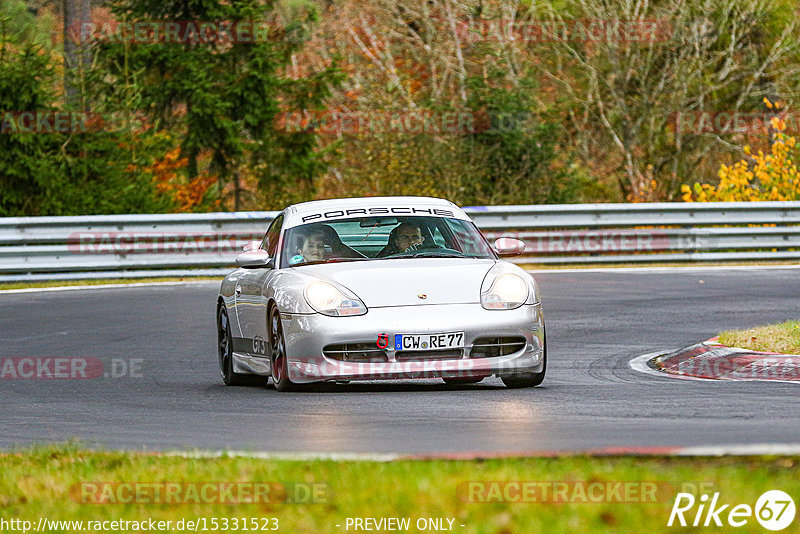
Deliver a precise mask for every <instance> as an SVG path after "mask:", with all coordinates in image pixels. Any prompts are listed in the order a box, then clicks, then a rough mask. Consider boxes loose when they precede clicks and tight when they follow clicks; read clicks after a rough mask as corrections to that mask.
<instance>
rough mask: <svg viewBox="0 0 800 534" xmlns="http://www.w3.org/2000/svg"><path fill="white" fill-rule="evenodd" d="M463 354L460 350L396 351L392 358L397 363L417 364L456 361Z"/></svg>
mask: <svg viewBox="0 0 800 534" xmlns="http://www.w3.org/2000/svg"><path fill="white" fill-rule="evenodd" d="M463 354H464V352H463V351H462V350H461V349H445V350H398V351H397V352H395V353H394V357H395V359H396V360H397V361H398V362H419V361H424V360H458V359H460V358H461V357H462V355H463Z"/></svg>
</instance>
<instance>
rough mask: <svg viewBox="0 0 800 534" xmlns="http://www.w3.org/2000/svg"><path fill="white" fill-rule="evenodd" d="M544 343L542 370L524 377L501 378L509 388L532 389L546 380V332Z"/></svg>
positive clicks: (545, 332) (544, 333) (543, 337)
mask: <svg viewBox="0 0 800 534" xmlns="http://www.w3.org/2000/svg"><path fill="white" fill-rule="evenodd" d="M542 328H543V329H544V325H542ZM542 340H543V341H544V355H543V359H542V370H541V371H540V372H538V373H527V374H523V375H511V376H501V377H500V380H502V381H503V384H505V386H506V387H507V388H511V389H518V388H532V387H535V386H538V385H539V384H541V383H542V381H543V380H544V375H545V373H546V372H547V331H546V330H544V332H543V335H542Z"/></svg>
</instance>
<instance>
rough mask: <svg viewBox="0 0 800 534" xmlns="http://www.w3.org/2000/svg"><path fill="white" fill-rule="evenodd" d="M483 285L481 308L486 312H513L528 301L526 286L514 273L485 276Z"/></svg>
mask: <svg viewBox="0 0 800 534" xmlns="http://www.w3.org/2000/svg"><path fill="white" fill-rule="evenodd" d="M490 274H491V273H490ZM483 285H484V287H482V288H481V306H483V307H484V308H485V309H487V310H513V309H515V308H519V307H520V306H522V305H523V304H524V303H525V301H526V300H528V284H527V283H526V282H525V280H523V279H522V277H520V276H518V275H516V274H514V273H504V274H501V275H499V276H496V277H491V276H487V277H486V279H485V280H484V281H483ZM487 285H488V288H487V287H486V286H487Z"/></svg>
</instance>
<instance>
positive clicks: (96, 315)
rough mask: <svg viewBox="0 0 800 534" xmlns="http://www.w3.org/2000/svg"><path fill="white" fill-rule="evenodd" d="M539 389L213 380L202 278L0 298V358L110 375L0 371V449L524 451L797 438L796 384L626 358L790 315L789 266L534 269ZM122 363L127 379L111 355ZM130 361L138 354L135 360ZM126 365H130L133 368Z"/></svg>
mask: <svg viewBox="0 0 800 534" xmlns="http://www.w3.org/2000/svg"><path fill="white" fill-rule="evenodd" d="M536 278H537V280H538V282H539V284H540V285H541V288H542V294H543V301H544V305H545V317H546V320H547V333H548V342H549V344H550V345H549V361H548V374H547V378H546V379H545V382H544V384H543V385H542V386H540V387H537V388H534V389H523V390H508V389H505V388H504V387H503V386H502V384H501V383H500V381H499V380H497V379H487V380H484V381H483V382H482V383H480V384H477V385H474V386H463V387H457V388H454V387H450V386H445V385H444V384H442V383H441V382H439V381H423V382H411V381H405V382H383V383H376V382H372V383H362V384H350V385H336V386H325V387H323V388H319V389H317V390H316V391H313V392H303V393H289V394H280V393H277V392H276V391H275V390H274V389H272V387H271V386H268V387H266V388H265V387H238V388H226V387H225V386H223V384H222V382H221V380H220V377H219V372H218V370H217V362H216V352H215V351H216V335H215V330H214V303H215V296H216V292H217V287H218V285H217V284H216V283H193V284H190V285H181V286H150V287H136V288H119V289H96V290H80V291H64V292H41V293H16V294H0V341H1V343H0V358H2V359H3V360H5V359H6V358H8V357H41V356H50V357H55V356H59V357H64V356H66V357H88V358H99V359H100V360H102V361H103V362H104V368H105V369H106V370H108V369H110V368H111V367H112V364H111V361H112V360H117V368H116V369H115V372H117V374H121V375H123V376H119V377H117V378H113V377H108V378H103V377H100V378H97V379H92V380H35V379H34V380H23V379H5V380H0V407H1V408H0V447H2V448H5V449H7V448H11V447H14V446H21V445H27V444H31V443H47V442H63V441H66V440H70V439H77V440H79V441H80V442H81V443H82V444H84V445H88V446H103V447H109V448H125V449H131V450H142V449H145V450H164V449H175V448H180V449H185V448H200V449H220V448H226V449H234V450H253V451H281V452H292V451H303V452H311V451H319V452H323V451H324V452H376V453H384V452H398V453H453V452H467V451H480V452H521V451H552V450H563V451H574V450H585V449H597V448H607V447H653V446H655V447H660V446H703V445H733V444H762V443H800V409H798V407H800V388H798V386H797V385H796V384H787V383H757V382H720V383H715V382H697V381H688V380H676V379H671V378H668V377H663V378H661V377H657V376H649V375H645V374H641V373H638V372H636V371H633V370H632V369H630V368H629V365H628V362H629V361H630V360H631V359H632V358H633V357H635V356H638V355H641V354H644V353H649V352H654V351H659V350H669V349H676V348H679V347H681V346H685V345H689V344H692V343H696V342H698V341H703V340H705V339H708V338H709V337H711V336H713V335H716V334H717V333H718V332H719V331H720V330H724V329H729V328H745V327H749V326H753V325H755V324H766V323H772V322H779V321H784V320H786V319H790V318H794V319H796V318H798V316H799V315H800V309H799V308H800V298H798V297H800V270H793V269H757V268H752V269H747V270H732V269H729V270H664V271H661V272H613V273H607V272H601V273H598V272H581V273H575V272H559V271H552V272H547V273H539V274H536ZM131 360H133V361H134V369H135V371H134V373H133V374H134V376H130V374H131V373H130V372H129V370H126V369H123V367H124V366H123V365H122V364H119V362H120V361H125V362H127V364H129V363H130V361H131ZM137 360H142V361H140V362H138V363H137ZM139 366H140V368H139Z"/></svg>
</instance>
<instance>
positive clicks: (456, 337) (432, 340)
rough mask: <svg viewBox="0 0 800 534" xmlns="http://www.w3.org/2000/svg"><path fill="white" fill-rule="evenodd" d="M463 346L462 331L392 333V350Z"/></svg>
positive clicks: (455, 347)
mask: <svg viewBox="0 0 800 534" xmlns="http://www.w3.org/2000/svg"><path fill="white" fill-rule="evenodd" d="M463 347H464V332H446V333H444V334H395V335H394V350H439V349H460V348H463Z"/></svg>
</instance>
